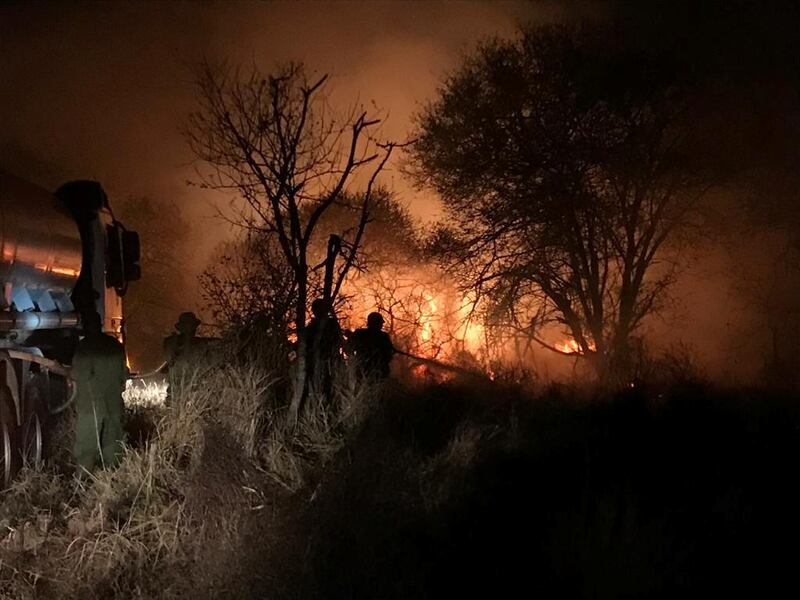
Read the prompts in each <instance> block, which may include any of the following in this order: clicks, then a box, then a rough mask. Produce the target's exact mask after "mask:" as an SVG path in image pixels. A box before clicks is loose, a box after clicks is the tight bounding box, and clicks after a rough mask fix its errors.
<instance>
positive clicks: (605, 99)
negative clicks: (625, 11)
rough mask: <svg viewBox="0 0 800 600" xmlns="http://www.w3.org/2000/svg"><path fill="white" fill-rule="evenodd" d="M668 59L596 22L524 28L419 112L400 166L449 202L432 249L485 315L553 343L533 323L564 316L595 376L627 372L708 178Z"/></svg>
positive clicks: (451, 80) (480, 54)
mask: <svg viewBox="0 0 800 600" xmlns="http://www.w3.org/2000/svg"><path fill="white" fill-rule="evenodd" d="M671 72H672V71H671V68H670V65H668V64H665V63H663V62H662V61H660V60H659V58H658V57H655V56H647V55H644V54H642V53H639V52H633V51H629V50H627V49H625V48H622V47H619V46H618V45H616V44H615V42H614V40H613V36H608V35H605V33H604V32H602V31H599V30H591V29H568V28H527V29H524V30H522V31H521V33H520V36H519V38H518V39H516V40H513V41H490V42H487V43H484V44H483V45H482V46H480V47H479V49H478V50H477V52H476V53H474V54H473V55H472V56H469V57H467V58H466V59H465V61H464V63H463V65H462V66H461V67H460V69H459V70H458V71H456V72H455V73H454V74H452V75H451V76H449V77H448V78H447V79H446V81H445V82H444V85H443V87H442V88H441V90H440V93H439V95H438V97H437V98H436V99H435V100H434V101H433V102H432V103H430V104H429V105H427V106H426V107H425V108H424V109H423V110H422V111H421V113H420V114H418V115H417V129H418V131H417V133H416V137H417V138H418V141H417V143H416V145H415V147H414V149H413V155H414V163H413V166H412V169H411V171H412V173H413V175H414V176H415V177H416V180H417V182H418V183H419V184H420V185H427V186H431V187H433V188H434V189H435V190H436V191H438V193H439V194H440V195H441V197H442V199H443V201H444V203H445V207H446V209H447V212H448V215H449V217H450V224H449V225H447V226H445V227H442V228H440V229H439V230H438V231H437V232H436V234H435V235H434V237H433V240H432V249H433V250H435V252H436V254H437V255H438V256H439V258H440V259H441V260H442V262H443V263H444V264H445V265H446V266H447V267H448V268H449V269H450V270H451V271H452V272H453V273H455V274H456V275H457V276H458V278H459V280H460V281H461V282H462V284H463V286H464V287H465V288H470V289H472V290H473V291H474V292H475V293H476V294H477V295H478V297H479V298H480V299H481V300H482V301H484V302H485V303H488V304H490V305H492V311H491V312H492V314H493V315H497V314H504V315H505V322H506V323H507V324H510V325H512V326H514V327H516V328H517V329H518V331H520V332H523V333H524V335H526V336H529V337H531V338H533V339H535V340H536V341H537V342H539V343H540V344H541V345H542V346H545V347H547V348H549V349H551V350H554V351H557V349H556V348H555V347H554V346H553V345H552V344H549V343H547V342H546V341H545V340H544V339H542V338H541V337H540V328H541V326H542V325H543V324H546V323H552V322H555V323H558V324H560V325H561V326H562V327H563V328H565V329H566V330H567V332H568V333H569V335H571V336H572V337H573V338H574V340H575V342H577V344H578V348H579V352H580V353H581V354H582V355H583V356H585V357H587V358H589V359H590V360H591V362H592V364H593V366H594V367H595V369H596V370H597V372H598V373H599V374H601V375H603V376H605V377H611V378H617V377H623V376H624V374H625V371H626V369H627V365H629V362H630V352H631V338H632V335H633V333H634V332H635V331H636V329H637V327H638V326H639V325H640V324H641V322H642V320H643V319H644V318H645V316H646V315H648V314H649V313H651V312H652V311H654V310H656V309H657V308H658V307H659V303H660V302H661V301H662V300H663V298H664V293H665V290H666V289H667V288H668V286H669V285H670V283H671V282H672V281H673V278H674V266H675V265H674V264H672V263H670V262H669V261H668V260H666V259H667V258H668V255H667V253H665V250H666V248H667V244H668V242H669V243H671V244H673V245H677V243H678V241H679V239H680V238H679V236H678V235H677V234H678V233H679V232H680V231H685V228H686V226H688V225H690V224H692V223H693V221H694V218H695V217H696V216H697V212H696V209H697V207H698V200H699V199H700V198H701V197H702V196H703V194H704V193H705V191H706V190H707V188H708V187H709V181H710V179H709V175H708V174H706V173H704V172H702V171H701V170H700V169H699V168H696V165H693V164H691V163H690V162H689V161H688V160H687V158H686V155H685V154H684V152H683V150H684V143H685V141H686V140H687V136H688V129H687V128H686V127H684V124H685V123H686V121H687V113H686V110H685V107H686V103H685V102H684V101H683V100H682V95H681V90H680V89H679V88H678V87H677V86H676V85H673V82H672V80H671V77H670V75H671Z"/></svg>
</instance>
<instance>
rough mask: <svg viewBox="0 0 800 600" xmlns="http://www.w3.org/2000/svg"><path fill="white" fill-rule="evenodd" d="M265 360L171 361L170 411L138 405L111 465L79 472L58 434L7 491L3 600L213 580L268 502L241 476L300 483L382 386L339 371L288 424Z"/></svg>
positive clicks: (181, 588) (171, 589) (149, 591)
mask: <svg viewBox="0 0 800 600" xmlns="http://www.w3.org/2000/svg"><path fill="white" fill-rule="evenodd" d="M263 364H265V363H264V362H261V361H258V362H254V361H248V362H247V363H246V364H235V363H229V364H220V363H219V362H217V363H216V364H214V363H205V364H203V365H201V366H197V365H194V366H192V367H191V368H190V367H185V368H179V369H173V370H172V371H171V372H170V374H169V396H168V399H167V401H166V403H165V404H164V406H160V407H154V406H148V407H146V408H145V409H143V408H142V407H141V406H137V407H136V408H135V410H136V417H137V419H140V420H141V419H142V418H144V419H146V420H147V421H148V423H147V427H148V428H149V429H150V432H149V433H148V434H147V435H145V436H144V438H145V439H140V440H138V441H134V444H135V447H127V448H126V449H125V453H124V456H123V459H122V461H121V464H120V465H119V467H118V468H117V469H114V470H100V471H97V472H95V473H92V474H83V476H81V477H77V476H75V475H73V474H72V472H73V468H74V467H72V466H71V465H69V464H68V463H66V462H65V461H64V459H63V456H65V455H69V454H70V449H71V439H70V438H71V436H69V435H66V436H64V435H63V431H62V434H61V437H62V439H61V440H60V441H59V442H58V443H59V444H60V445H61V447H60V449H58V450H56V452H57V453H58V455H59V457H60V460H59V461H54V462H52V463H51V464H50V465H49V466H47V467H45V469H44V470H34V469H24V470H23V471H22V472H21V473H20V476H19V477H18V478H17V480H16V481H15V482H14V484H13V485H12V486H11V487H10V488H9V489H8V490H6V491H5V492H3V499H2V503H1V504H0V527H2V532H3V533H2V534H1V535H2V536H3V537H2V539H1V540H0V598H3V599H4V598H9V599H11V598H14V599H27V598H49V597H58V598H171V597H182V596H184V595H185V593H186V585H187V581H191V582H197V581H198V579H202V578H203V577H204V576H209V575H208V572H209V571H211V570H213V568H214V567H212V566H210V565H211V564H212V563H216V562H220V561H219V560H218V559H219V558H220V557H221V556H222V555H224V553H225V551H226V549H228V550H230V549H232V548H236V547H237V544H238V537H240V528H241V525H242V522H243V519H244V518H245V517H246V513H247V512H248V511H249V510H253V503H254V502H256V501H258V502H260V501H261V500H262V499H263V496H264V492H263V489H261V487H260V484H259V483H258V482H255V483H253V482H251V481H244V482H243V480H242V479H241V478H242V473H245V472H248V470H249V472H251V473H262V475H263V474H266V475H268V477H269V479H271V480H272V481H275V482H278V483H279V484H280V485H281V486H282V487H283V488H286V489H287V490H290V491H292V492H294V491H297V490H299V489H301V488H302V486H303V485H304V483H305V482H306V480H307V478H308V473H309V472H310V471H312V470H314V469H316V468H317V467H318V466H320V465H322V464H324V463H326V461H328V460H330V458H331V457H332V456H333V455H334V454H335V453H336V452H337V451H338V450H339V449H340V448H341V447H342V446H343V444H344V443H345V439H346V437H347V435H348V434H349V433H350V432H352V431H353V429H354V428H355V427H357V425H358V423H359V422H360V421H361V420H362V419H363V417H364V415H365V413H366V410H367V408H368V406H369V404H370V399H371V398H372V396H373V393H374V390H372V389H371V388H370V386H367V385H365V384H362V383H360V382H358V381H357V380H356V379H355V378H354V377H352V374H349V373H344V374H343V377H341V378H340V379H339V385H338V386H337V389H336V393H335V394H334V398H331V399H327V400H326V399H323V398H319V397H312V398H309V401H308V402H307V404H306V407H305V410H304V411H303V412H302V414H301V415H300V419H299V422H298V424H297V426H296V427H294V428H290V427H289V425H288V415H287V412H288V410H287V408H288V402H287V401H286V399H285V398H283V397H282V396H283V395H284V394H283V393H281V392H280V390H282V389H283V388H281V387H280V386H276V383H277V380H278V378H277V377H275V376H273V375H272V374H271V373H269V372H266V371H265V368H264V367H263V366H262V365H263ZM284 393H285V392H284ZM69 427H70V426H69V425H66V428H69ZM63 429H64V427H62V430H63ZM207 447H208V451H206V448H207ZM245 478H246V477H245ZM262 479H263V481H262V483H266V481H267V479H266V478H263V477H262ZM215 490H216V491H215ZM215 494H216V495H215ZM204 495H205V496H207V497H206V498H204V497H202V496H204ZM256 503H257V502H256ZM256 508H258V506H256ZM217 570H219V567H217Z"/></svg>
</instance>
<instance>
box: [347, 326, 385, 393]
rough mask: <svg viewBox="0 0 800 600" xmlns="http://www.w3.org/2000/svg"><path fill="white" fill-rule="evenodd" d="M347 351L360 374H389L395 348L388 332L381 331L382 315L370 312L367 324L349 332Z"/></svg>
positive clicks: (376, 375) (378, 376) (371, 376)
mask: <svg viewBox="0 0 800 600" xmlns="http://www.w3.org/2000/svg"><path fill="white" fill-rule="evenodd" d="M347 351H348V355H350V356H352V358H353V360H354V361H355V364H356V367H357V368H358V370H359V371H360V372H361V374H362V375H364V376H366V377H369V378H372V379H385V378H387V377H388V376H389V363H390V362H391V361H392V356H393V355H394V353H395V349H394V345H393V344H392V339H391V338H390V337H389V334H388V333H386V332H385V331H383V316H382V315H381V314H380V313H378V312H373V313H370V314H369V315H368V316H367V326H366V327H364V328H362V329H356V330H355V331H354V332H353V333H351V334H350V336H349V338H348V341H347Z"/></svg>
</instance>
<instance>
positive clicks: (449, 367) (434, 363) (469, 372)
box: [392, 347, 486, 377]
mask: <svg viewBox="0 0 800 600" xmlns="http://www.w3.org/2000/svg"><path fill="white" fill-rule="evenodd" d="M392 349H393V350H394V352H395V354H400V355H401V356H405V357H407V358H410V359H412V360H416V361H418V362H420V363H423V364H426V365H431V366H433V367H437V368H439V369H444V370H446V371H453V372H455V373H461V374H462V375H471V376H473V377H474V376H476V375H477V376H479V377H486V373H483V372H481V371H478V370H477V369H467V368H466V367H459V366H457V365H449V364H447V363H443V362H440V361H438V360H434V359H432V358H425V357H424V356H417V355H416V354H411V353H410V352H406V351H405V350H400V349H399V348H394V347H393V348H392Z"/></svg>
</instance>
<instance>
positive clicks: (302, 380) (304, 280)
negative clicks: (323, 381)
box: [289, 265, 308, 428]
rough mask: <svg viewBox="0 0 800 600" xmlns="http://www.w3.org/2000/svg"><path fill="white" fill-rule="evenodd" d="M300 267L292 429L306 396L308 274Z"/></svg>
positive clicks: (290, 413)
mask: <svg viewBox="0 0 800 600" xmlns="http://www.w3.org/2000/svg"><path fill="white" fill-rule="evenodd" d="M304 267H305V265H302V266H301V269H302V273H301V274H300V275H299V276H298V278H297V279H298V281H297V306H296V310H295V321H294V324H295V331H296V334H297V359H296V361H295V373H294V390H293V393H292V402H291V404H290V405H289V425H290V427H292V428H294V427H295V425H297V419H298V418H299V416H300V411H301V410H302V408H303V400H305V396H306V381H307V379H308V378H307V377H306V370H307V365H306V336H305V328H306V302H307V300H308V289H307V285H308V272H307V270H306V269H305V268H304Z"/></svg>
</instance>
